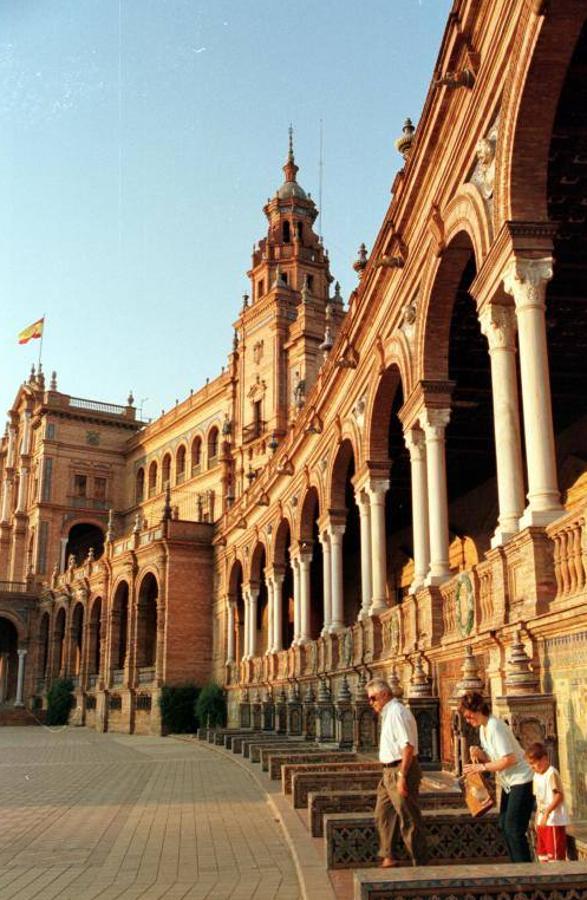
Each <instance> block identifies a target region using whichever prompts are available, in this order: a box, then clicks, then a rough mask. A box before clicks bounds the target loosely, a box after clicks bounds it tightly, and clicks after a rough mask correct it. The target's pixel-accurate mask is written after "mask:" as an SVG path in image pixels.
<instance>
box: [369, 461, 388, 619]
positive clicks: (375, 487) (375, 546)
mask: <svg viewBox="0 0 587 900" xmlns="http://www.w3.org/2000/svg"><path fill="white" fill-rule="evenodd" d="M366 489H367V494H368V495H369V506H370V509H369V517H370V520H371V579H372V592H373V596H372V597H371V606H370V609H369V615H370V616H378V615H379V614H380V613H382V612H384V611H385V610H386V609H387V608H388V607H387V591H386V587H387V585H386V582H387V550H386V536H385V495H386V493H387V491H388V490H389V481H388V479H387V478H377V479H374V478H372V479H371V480H370V481H369V484H368V485H366Z"/></svg>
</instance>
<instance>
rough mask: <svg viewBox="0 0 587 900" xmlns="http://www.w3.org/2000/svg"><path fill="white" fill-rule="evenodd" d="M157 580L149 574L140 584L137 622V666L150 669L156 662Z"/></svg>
mask: <svg viewBox="0 0 587 900" xmlns="http://www.w3.org/2000/svg"><path fill="white" fill-rule="evenodd" d="M158 597H159V587H158V585H157V579H156V578H155V576H154V575H152V574H151V573H150V572H149V573H148V574H147V575H145V577H144V578H143V580H142V582H141V587H140V590H139V602H138V609H137V615H138V622H137V626H138V628H137V631H138V634H137V665H138V667H139V668H151V667H153V666H154V665H155V663H156V660H157V598H158Z"/></svg>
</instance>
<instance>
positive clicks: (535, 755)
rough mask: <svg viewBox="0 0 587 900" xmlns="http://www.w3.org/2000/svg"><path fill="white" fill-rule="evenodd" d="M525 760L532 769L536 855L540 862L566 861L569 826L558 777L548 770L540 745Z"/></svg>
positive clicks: (548, 762) (536, 745) (544, 753)
mask: <svg viewBox="0 0 587 900" xmlns="http://www.w3.org/2000/svg"><path fill="white" fill-rule="evenodd" d="M526 759H527V760H528V762H529V763H530V765H531V766H532V768H533V769H534V780H533V789H534V796H535V797H536V807H537V810H536V820H535V827H536V854H537V856H538V859H539V861H540V862H553V861H554V860H560V859H566V858H567V832H566V827H565V826H566V825H568V823H569V818H568V816H567V811H566V809H565V804H564V799H565V798H564V794H563V786H562V782H561V777H560V775H559V773H558V772H557V770H556V769H555V768H554V766H551V764H550V760H549V759H548V753H547V752H546V747H545V746H544V744H539V743H536V744H531V745H530V746H529V747H528V750H527V752H526Z"/></svg>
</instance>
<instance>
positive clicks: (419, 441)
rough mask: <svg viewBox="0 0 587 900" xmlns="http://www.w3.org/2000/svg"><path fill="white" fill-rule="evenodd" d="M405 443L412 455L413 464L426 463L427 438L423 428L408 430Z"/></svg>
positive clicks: (405, 432)
mask: <svg viewBox="0 0 587 900" xmlns="http://www.w3.org/2000/svg"><path fill="white" fill-rule="evenodd" d="M404 441H405V442H406V447H407V448H408V452H409V454H410V461H411V462H413V463H414V462H424V460H425V459H426V438H425V435H424V432H423V431H422V429H421V428H415V427H412V428H406V430H405V431H404Z"/></svg>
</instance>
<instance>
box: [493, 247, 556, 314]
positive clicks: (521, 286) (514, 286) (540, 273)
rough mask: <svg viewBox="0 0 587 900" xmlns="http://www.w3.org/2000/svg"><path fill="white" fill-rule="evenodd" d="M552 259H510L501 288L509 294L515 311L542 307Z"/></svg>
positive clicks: (546, 257) (551, 271) (549, 257)
mask: <svg viewBox="0 0 587 900" xmlns="http://www.w3.org/2000/svg"><path fill="white" fill-rule="evenodd" d="M552 273H553V266H552V257H551V256H544V257H542V258H541V259H533V258H528V257H523V256H516V257H514V258H513V259H511V260H510V261H509V262H508V263H507V265H506V267H505V269H504V273H503V286H504V289H505V291H506V293H508V294H511V295H512V297H513V298H514V303H515V304H516V310H518V311H519V310H522V309H526V308H528V307H538V308H540V309H541V308H543V307H544V296H545V293H546V285H547V284H548V282H549V281H550V279H551V278H552Z"/></svg>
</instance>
